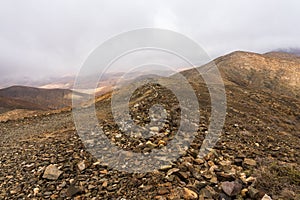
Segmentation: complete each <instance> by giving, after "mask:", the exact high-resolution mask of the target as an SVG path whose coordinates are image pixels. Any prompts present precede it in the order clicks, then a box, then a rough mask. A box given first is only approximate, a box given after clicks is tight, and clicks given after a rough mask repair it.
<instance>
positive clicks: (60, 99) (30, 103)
mask: <svg viewBox="0 0 300 200" xmlns="http://www.w3.org/2000/svg"><path fill="white" fill-rule="evenodd" d="M75 94H77V95H78V96H79V97H80V96H82V95H84V94H82V93H75ZM0 101H1V102H0V107H3V108H6V109H9V110H12V109H28V110H51V109H61V108H64V107H67V106H71V105H72V90H69V89H41V88H34V87H26V86H12V87H9V88H4V89H0Z"/></svg>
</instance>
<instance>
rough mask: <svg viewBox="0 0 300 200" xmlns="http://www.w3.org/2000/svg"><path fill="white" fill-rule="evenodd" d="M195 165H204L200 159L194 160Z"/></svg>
mask: <svg viewBox="0 0 300 200" xmlns="http://www.w3.org/2000/svg"><path fill="white" fill-rule="evenodd" d="M194 162H195V163H197V164H198V165H201V164H203V163H204V160H202V159H201V158H197V159H195V160H194Z"/></svg>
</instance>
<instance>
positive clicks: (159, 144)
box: [158, 140, 167, 146]
mask: <svg viewBox="0 0 300 200" xmlns="http://www.w3.org/2000/svg"><path fill="white" fill-rule="evenodd" d="M166 144H167V143H166V142H165V141H164V140H159V141H158V146H166Z"/></svg>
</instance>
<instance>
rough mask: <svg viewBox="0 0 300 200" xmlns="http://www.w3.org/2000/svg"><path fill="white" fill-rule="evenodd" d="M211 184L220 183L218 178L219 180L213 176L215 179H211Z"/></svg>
mask: <svg viewBox="0 0 300 200" xmlns="http://www.w3.org/2000/svg"><path fill="white" fill-rule="evenodd" d="M209 182H211V183H213V184H217V183H218V178H217V177H216V176H213V177H212V178H211V179H210V181H209Z"/></svg>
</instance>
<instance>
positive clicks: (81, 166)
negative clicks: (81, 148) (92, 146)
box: [77, 161, 86, 171]
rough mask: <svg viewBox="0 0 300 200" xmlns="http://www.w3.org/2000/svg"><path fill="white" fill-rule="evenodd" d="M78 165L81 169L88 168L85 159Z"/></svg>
mask: <svg viewBox="0 0 300 200" xmlns="http://www.w3.org/2000/svg"><path fill="white" fill-rule="evenodd" d="M77 167H78V169H79V171H83V170H85V168H86V166H85V161H81V162H80V163H78V164H77Z"/></svg>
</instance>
